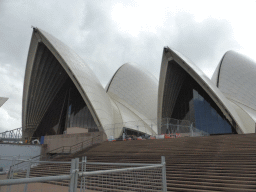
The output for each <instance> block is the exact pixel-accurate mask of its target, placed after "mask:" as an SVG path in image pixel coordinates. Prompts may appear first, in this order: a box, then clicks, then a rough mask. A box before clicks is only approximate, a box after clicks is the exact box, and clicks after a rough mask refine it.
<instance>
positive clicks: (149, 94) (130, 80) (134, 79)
mask: <svg viewBox="0 0 256 192" xmlns="http://www.w3.org/2000/svg"><path fill="white" fill-rule="evenodd" d="M108 86H109V87H107V92H108V93H109V92H110V93H113V94H115V95H116V96H118V97H119V98H120V99H122V100H124V101H125V102H126V103H128V104H129V105H130V106H132V107H133V108H134V109H136V110H137V111H138V112H139V113H141V114H143V115H144V116H145V117H146V118H147V119H152V120H153V119H156V118H157V94H158V82H157V80H156V78H155V77H154V76H153V75H152V74H150V73H149V72H147V71H146V70H144V69H142V68H140V67H138V66H136V65H134V64H130V63H127V64H124V65H123V66H122V67H120V68H119V69H118V71H117V73H116V74H115V75H114V77H113V78H112V80H111V82H110V83H109V85H108Z"/></svg>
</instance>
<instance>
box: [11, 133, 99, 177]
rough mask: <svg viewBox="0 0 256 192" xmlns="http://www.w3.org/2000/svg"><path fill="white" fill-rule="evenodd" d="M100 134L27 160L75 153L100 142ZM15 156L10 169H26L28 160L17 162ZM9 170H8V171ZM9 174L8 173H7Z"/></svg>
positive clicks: (45, 158) (46, 158)
mask: <svg viewBox="0 0 256 192" xmlns="http://www.w3.org/2000/svg"><path fill="white" fill-rule="evenodd" d="M100 138H101V135H97V136H96V137H92V138H87V139H86V140H85V141H83V142H80V143H77V144H75V145H71V146H62V147H58V148H56V149H53V150H51V151H48V152H47V154H46V155H37V156H34V157H31V158H30V159H29V160H30V161H40V160H42V159H43V160H49V159H51V158H54V157H55V156H56V155H60V154H73V153H76V152H78V151H80V150H83V149H86V148H88V147H91V146H92V145H94V144H97V143H99V142H101V140H100ZM15 158H16V157H14V158H13V162H14V163H13V164H12V165H11V167H10V170H12V168H14V167H16V169H17V168H18V169H20V170H23V169H26V167H27V164H28V160H24V161H19V162H17V161H16V160H15ZM10 170H9V172H10ZM8 174H10V173H8Z"/></svg>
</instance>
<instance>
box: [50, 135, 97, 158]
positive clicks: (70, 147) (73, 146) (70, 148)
mask: <svg viewBox="0 0 256 192" xmlns="http://www.w3.org/2000/svg"><path fill="white" fill-rule="evenodd" d="M100 136H101V135H97V136H95V137H92V138H91V141H90V139H86V140H84V141H82V142H80V143H76V144H74V145H71V146H62V147H59V148H57V149H53V150H51V151H49V152H47V153H48V154H49V153H53V152H54V151H56V150H58V149H62V152H63V153H64V151H65V148H69V150H68V151H69V153H71V152H72V148H75V147H76V146H79V145H81V150H82V149H83V148H84V147H83V144H84V143H92V144H93V140H94V139H96V138H98V137H100ZM75 152H76V151H75Z"/></svg>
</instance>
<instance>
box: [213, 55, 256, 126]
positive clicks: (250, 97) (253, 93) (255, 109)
mask: <svg viewBox="0 0 256 192" xmlns="http://www.w3.org/2000/svg"><path fill="white" fill-rule="evenodd" d="M218 77H219V84H218V88H219V89H220V90H221V92H222V93H223V94H224V95H225V96H226V97H227V98H228V99H229V100H230V101H232V102H234V103H236V104H237V105H238V106H240V107H241V108H242V109H243V110H244V111H246V112H247V113H248V114H250V116H251V117H252V118H253V119H254V120H255V121H256V85H255V82H256V62H255V61H254V60H252V59H250V58H248V57H246V56H244V55H242V54H240V53H237V52H235V51H228V52H227V53H226V54H225V55H224V57H223V59H222V62H221V63H220V65H219V66H218V67H217V69H216V71H215V73H214V75H213V77H212V80H213V81H214V80H215V79H216V81H217V80H218Z"/></svg>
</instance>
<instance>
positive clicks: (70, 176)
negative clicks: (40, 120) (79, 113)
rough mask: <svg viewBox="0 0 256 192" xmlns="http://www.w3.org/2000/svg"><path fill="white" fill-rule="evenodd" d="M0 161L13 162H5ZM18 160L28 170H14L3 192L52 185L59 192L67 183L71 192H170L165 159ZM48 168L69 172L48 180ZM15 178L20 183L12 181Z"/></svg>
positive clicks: (0, 186)
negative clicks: (145, 161)
mask: <svg viewBox="0 0 256 192" xmlns="http://www.w3.org/2000/svg"><path fill="white" fill-rule="evenodd" d="M1 160H12V159H4V158H2V159H1ZM16 160H17V161H27V162H29V163H28V166H27V169H26V170H24V171H23V172H19V170H15V169H14V170H13V171H12V175H11V176H10V177H9V179H6V180H0V190H1V191H12V189H16V188H17V187H22V188H23V191H24V192H27V191H30V190H31V191H35V188H36V190H38V191H41V190H42V188H44V187H47V186H48V185H51V189H52V191H56V187H57V186H62V187H63V186H65V185H64V184H63V183H68V187H66V188H65V187H64V188H63V190H62V191H67V190H68V191H70V192H73V191H77V189H78V188H80V192H82V191H85V190H96V191H106V190H107V191H112V190H113V191H115V190H117V189H119V190H124V191H130V190H131V191H144V190H145V189H151V190H152V191H164V192H166V191H167V183H166V163H165V157H164V156H162V157H161V164H143V163H101V162H88V161H87V160H86V157H83V158H82V160H81V161H80V162H79V159H78V158H76V159H72V160H71V162H70V161H69V162H56V161H31V160H20V159H16ZM47 166H48V167H52V169H49V171H50V170H56V169H57V168H59V170H60V172H61V171H62V172H63V166H65V167H68V168H66V173H65V174H63V173H61V175H60V174H58V175H54V176H49V175H52V174H53V173H49V172H47V171H48V170H47V169H46V167H47ZM41 167H43V168H44V169H43V170H44V172H40V177H37V176H34V175H35V173H34V172H35V171H36V170H37V169H39V170H42V169H40V168H41ZM68 169H69V171H68ZM67 171H68V172H69V173H67ZM60 172H58V173H60ZM31 173H33V175H32V174H31ZM14 174H15V175H16V177H18V179H13V178H14V177H13V175H14ZM47 175H48V176H47ZM45 182H46V183H45ZM30 183H41V187H42V188H40V187H38V185H37V186H34V188H33V186H30V185H29V184H30ZM21 184H23V185H22V186H21ZM24 184H25V185H24ZM46 185H47V186H46ZM12 187H13V188H12ZM14 187H16V188H14ZM48 191H51V190H48Z"/></svg>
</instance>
